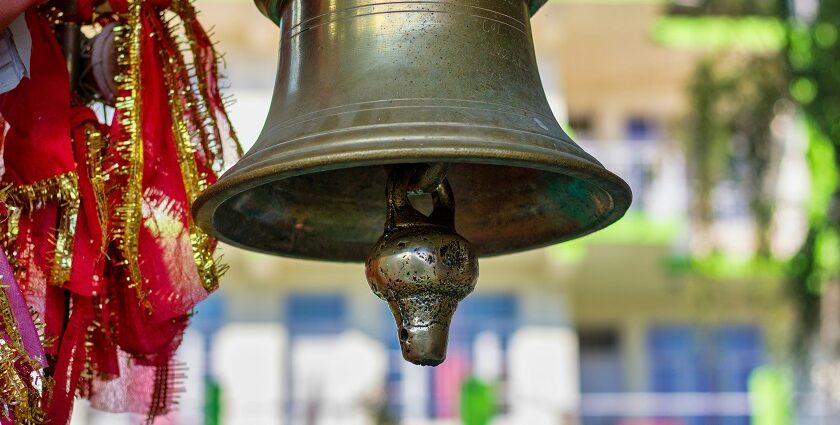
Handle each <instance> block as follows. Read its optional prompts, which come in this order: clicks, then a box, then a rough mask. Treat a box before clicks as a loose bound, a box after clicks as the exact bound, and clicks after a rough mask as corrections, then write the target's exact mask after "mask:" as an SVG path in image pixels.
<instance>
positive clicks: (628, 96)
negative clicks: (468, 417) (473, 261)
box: [107, 0, 795, 425]
mask: <svg viewBox="0 0 840 425" xmlns="http://www.w3.org/2000/svg"><path fill="white" fill-rule="evenodd" d="M198 6H199V8H201V9H202V10H203V14H202V16H201V18H203V20H204V21H205V22H206V23H207V24H208V25H215V38H216V39H217V40H218V41H219V48H220V49H221V50H222V51H225V52H226V62H227V70H228V74H229V76H230V82H231V87H230V90H229V93H231V94H233V96H234V97H235V98H236V100H237V102H238V103H237V104H235V105H234V106H233V110H232V118H233V121H234V123H235V124H236V126H237V129H238V131H239V134H240V136H241V138H242V142H243V144H244V145H246V147H247V146H249V145H250V143H251V142H252V141H253V140H254V139H255V138H256V136H257V134H258V133H259V130H260V128H261V126H262V122H263V119H264V116H265V114H266V112H267V110H268V102H269V100H270V96H271V88H272V86H273V79H274V70H275V60H276V53H275V52H276V50H277V40H278V35H277V30H276V28H275V27H274V26H273V25H272V24H271V23H270V22H268V21H267V20H266V19H264V18H263V17H262V16H261V15H259V13H258V12H257V10H256V9H255V8H254V7H253V6H252V5H251V4H250V2H248V1H244V0H243V1H234V0H228V1H220V0H215V1H214V0H200V1H199V2H198ZM662 9H663V5H662V4H661V3H658V2H645V1H634V0H629V1H618V2H610V1H597V2H583V1H580V2H578V1H571V0H569V1H558V2H550V3H549V4H548V5H546V6H545V8H544V9H543V10H541V11H540V12H539V14H538V15H537V16H536V17H535V18H534V19H533V28H534V37H535V44H536V47H537V54H538V59H539V64H540V69H541V73H542V75H543V80H544V84H545V88H546V90H547V94H548V97H549V100H550V103H551V104H552V107H553V109H554V111H555V113H556V114H557V116H558V119H559V120H560V121H561V122H567V123H569V125H570V127H571V128H572V129H573V131H574V133H575V138H576V140H577V141H578V142H579V144H580V145H581V146H583V147H584V148H585V149H586V150H588V151H589V152H590V153H592V154H593V155H594V156H595V157H597V158H598V159H600V160H601V161H602V162H603V163H604V164H605V165H606V166H607V168H609V169H610V170H612V171H614V172H616V173H617V174H618V175H620V176H622V177H623V178H624V179H625V180H627V181H628V183H630V185H631V187H632V188H633V191H634V195H635V200H634V206H633V208H632V210H631V211H630V213H629V214H628V216H627V218H626V219H625V220H623V221H622V222H620V223H619V224H617V225H615V226H614V227H613V228H610V229H607V230H605V231H604V232H602V233H599V234H596V235H593V236H591V237H588V238H586V239H584V240H581V241H574V242H571V243H568V244H564V245H561V246H557V247H552V248H548V249H543V250H537V251H531V252H526V253H522V254H517V255H511V256H506V257H501V258H492V259H485V260H483V261H482V263H481V276H480V279H479V283H478V288H477V290H476V292H475V293H474V294H473V295H471V296H470V297H469V298H468V299H467V300H465V301H464V302H463V303H462V305H461V306H460V308H459V310H458V312H457V314H456V317H455V320H454V323H453V325H452V333H451V341H450V348H449V357H448V359H447V361H446V362H445V363H444V364H443V365H441V366H440V367H438V368H434V369H431V368H422V367H417V366H413V365H410V364H407V363H406V362H404V361H403V360H402V359H401V355H400V352H399V345H398V341H397V335H396V331H395V326H394V324H393V319H392V317H391V315H390V312H389V311H388V310H387V307H386V305H385V303H384V302H383V301H380V300H379V299H377V298H376V297H375V296H374V295H373V294H372V293H371V291H370V289H369V288H368V285H367V283H366V281H365V277H364V270H363V267H362V265H361V264H350V265H345V264H332V263H319V262H305V261H298V260H289V259H280V258H272V257H268V256H263V255H259V254H253V253H249V252H244V251H238V250H235V249H232V248H224V249H223V252H224V259H225V261H226V262H227V263H228V264H229V265H230V272H229V273H228V274H227V276H226V278H225V281H224V283H223V289H222V290H221V291H220V293H218V294H216V295H214V296H213V297H211V298H210V299H209V300H208V301H206V302H205V303H203V304H202V305H200V306H199V308H198V312H197V315H196V316H195V319H194V325H193V330H192V332H191V334H190V336H189V338H188V339H187V340H186V341H185V350H184V352H185V358H188V359H190V360H189V362H190V365H191V370H192V373H191V378H190V380H189V381H188V385H187V386H188V388H189V391H188V392H187V394H186V395H185V399H184V401H183V403H182V409H181V412H180V413H179V414H178V415H177V418H176V419H174V422H175V423H183V424H196V423H202V422H201V421H205V422H203V423H217V422H213V421H214V420H216V419H217V418H218V420H220V421H221V422H218V423H222V424H226V425H227V424H236V425H239V424H247V425H259V424H280V423H283V424H305V425H309V424H325V425H326V424H342V425H343V424H348V425H349V424H367V423H381V424H390V423H403V424H450V423H452V424H455V423H460V422H459V406H460V401H459V400H460V399H461V391H462V390H461V389H462V384H463V382H464V380H465V379H467V378H468V377H477V378H479V379H481V380H483V381H485V382H490V383H493V384H494V385H495V387H494V388H495V390H496V391H497V400H498V412H499V414H498V416H497V419H496V421H495V422H494V423H498V424H522V425H541V424H551V425H554V424H577V423H582V424H587V425H589V424H591V425H642V424H645V425H652V424H657V425H666V424H667V425H672V424H673V425H701V424H702V425H705V424H720V425H741V424H743V425H746V424H749V423H750V419H749V417H750V414H751V406H750V402H749V397H748V380H749V377H750V374H751V373H752V372H753V371H754V370H755V369H756V368H757V367H759V366H761V365H763V364H766V363H768V362H771V361H772V359H773V358H772V354H773V348H774V346H776V345H778V344H779V341H780V340H782V339H783V337H784V335H786V330H787V328H786V325H785V324H786V323H789V322H790V312H789V311H788V310H787V308H786V307H785V305H784V304H783V303H780V302H779V301H778V297H777V295H776V294H777V293H778V286H779V282H775V281H772V280H767V279H762V278H760V277H751V276H744V275H739V274H733V275H732V276H731V277H716V278H709V277H702V276H700V275H697V274H692V273H685V272H684V271H681V269H680V268H679V267H678V266H675V264H678V263H679V259H680V258H681V256H682V255H683V254H684V253H685V252H684V250H685V247H686V244H687V241H688V240H689V239H690V237H691V234H690V223H689V221H688V217H689V205H690V194H689V192H690V191H689V187H690V184H689V181H688V175H687V163H688V162H690V161H691V158H686V157H685V154H684V153H683V152H682V150H681V149H680V143H679V139H680V137H681V133H680V130H681V129H680V122H681V119H682V118H684V116H685V115H686V114H687V107H688V106H687V98H686V84H687V82H688V80H689V78H690V76H691V74H692V73H693V71H694V66H695V65H696V63H697V60H698V58H699V57H700V54H699V53H697V52H693V51H682V50H677V49H674V48H670V47H667V46H663V45H661V44H658V43H656V42H654V41H653V38H652V36H651V30H652V28H653V26H654V24H655V22H656V20H657V19H658V18H659V17H660V16H661V13H662ZM720 192H721V195H720V202H718V204H719V205H722V206H723V207H721V208H722V211H721V212H720V216H721V220H720V228H719V231H720V233H721V235H722V236H721V237H723V238H725V239H727V240H731V241H732V245H733V250H734V251H735V252H737V251H738V250H749V248H750V247H749V244H750V242H749V241H750V238H751V236H750V232H749V229H750V223H749V220H748V217H747V213H746V212H745V211H746V207H745V206H744V204H743V201H742V200H741V198H739V197H738V196H737V193H730V192H731V191H729V192H727V188H722V189H721V191H720ZM794 232H795V229H794ZM745 241H746V242H745ZM742 245H746V246H742ZM107 423H112V422H107Z"/></svg>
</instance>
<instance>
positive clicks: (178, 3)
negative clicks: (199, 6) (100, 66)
mask: <svg viewBox="0 0 840 425" xmlns="http://www.w3.org/2000/svg"><path fill="white" fill-rule="evenodd" d="M172 9H173V11H174V12H175V13H177V14H178V17H179V18H180V19H181V21H182V22H183V27H184V34H185V38H186V42H187V44H189V48H190V52H191V53H192V57H193V61H195V58H198V57H200V56H201V47H200V46H199V45H198V38H197V36H196V34H195V31H193V28H192V24H193V23H194V22H195V21H196V20H197V16H198V13H197V12H196V10H195V7H194V6H193V2H192V0H175V1H173V2H172ZM208 37H209V34H208ZM211 49H212V51H213V60H214V64H213V71H212V73H213V74H214V75H216V76H218V75H220V73H219V59H218V58H219V56H218V55H217V54H216V51H215V47H214V46H211ZM188 69H191V70H192V76H193V77H195V82H196V85H197V91H198V93H199V95H200V98H201V102H202V105H201V107H200V109H203V110H204V111H205V112H206V113H205V114H204V115H205V116H206V117H207V118H206V119H207V123H208V126H209V127H211V128H212V129H213V130H214V131H213V134H212V137H209V138H207V139H204V140H202V142H203V143H202V145H203V147H204V149H205V151H208V153H210V155H208V158H210V159H211V161H212V168H213V170H214V171H215V172H216V173H221V172H222V171H223V170H224V165H225V161H224V159H225V158H224V145H223V142H222V140H221V138H222V135H221V133H220V129H219V128H218V126H217V125H216V120H215V118H216V117H215V116H214V115H213V114H214V113H215V112H216V111H213V110H212V106H211V101H210V91H209V86H208V83H207V82H208V81H209V79H210V76H208V75H207V70H205V69H204V67H202V66H196V65H195V63H193V65H192V66H191V67H188ZM207 112H209V113H207ZM218 112H220V113H221V114H222V118H223V119H224V120H225V122H226V123H227V125H228V126H230V125H231V124H230V122H231V121H230V117H229V116H228V113H227V109H226V108H225V107H224V105H221V107H220V110H219V111H218ZM229 133H230V134H229V136H230V137H231V139H232V140H233V144H234V148H235V149H236V157H237V158H241V157H242V154H243V151H242V145H241V144H240V143H239V139H238V138H237V137H236V132H234V131H233V129H230V131H229Z"/></svg>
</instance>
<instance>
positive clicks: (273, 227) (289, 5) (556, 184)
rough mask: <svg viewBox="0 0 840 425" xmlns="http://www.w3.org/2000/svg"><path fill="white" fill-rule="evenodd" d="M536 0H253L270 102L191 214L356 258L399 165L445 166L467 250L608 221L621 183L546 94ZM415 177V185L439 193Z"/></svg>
mask: <svg viewBox="0 0 840 425" xmlns="http://www.w3.org/2000/svg"><path fill="white" fill-rule="evenodd" d="M544 2H545V0H534V1H530V0H436V1H421V0H415V1H403V0H341V1H336V0H294V1H292V0H256V3H257V6H258V7H259V8H260V9H261V10H262V11H263V13H264V14H265V15H266V16H268V17H269V18H271V19H272V20H273V21H274V22H275V23H277V25H278V26H279V27H280V31H281V34H282V36H281V43H280V64H279V69H278V72H277V80H276V85H275V89H274V98H273V101H272V105H271V108H270V111H269V115H268V119H267V120H266V123H265V126H264V128H263V130H262V133H261V135H260V137H259V139H258V140H257V142H256V144H255V146H254V147H253V148H252V149H251V150H250V151H249V152H248V153H247V154H246V155H245V156H244V158H243V159H242V160H241V161H240V162H239V163H238V164H236V165H235V166H234V167H233V168H232V169H231V170H229V171H228V172H227V173H226V174H225V175H224V176H223V177H222V178H221V179H220V180H219V181H218V183H216V184H215V185H213V186H212V187H210V188H209V189H208V190H207V191H206V192H205V193H204V194H203V195H202V196H201V197H200V198H199V199H198V200H197V202H196V204H195V205H194V208H193V211H194V215H195V218H196V221H197V222H198V223H199V225H200V226H201V227H202V228H203V229H205V230H206V231H208V232H210V233H212V234H214V235H215V236H217V237H218V238H219V239H220V240H222V241H224V242H226V243H229V244H232V245H236V246H239V247H243V248H246V249H251V250H255V251H261V252H266V253H271V254H277V255H284V256H290V257H298V258H308V259H320V260H333V261H365V260H366V258H367V257H368V255H369V254H371V249H372V247H374V246H375V245H376V244H377V241H378V240H379V238H380V236H381V235H382V233H383V227H384V224H385V222H386V212H387V211H388V208H386V190H385V189H386V185H387V183H388V181H389V175H390V173H391V170H392V169H393V168H399V167H389V166H392V165H396V164H415V166H416V164H432V165H424V166H425V167H433V168H434V167H436V166H438V167H442V168H441V169H444V168H445V173H443V172H441V173H439V174H440V175H439V176H437V178H436V179H432V180H434V181H435V182H436V183H439V184H443V183H444V181H443V179H444V178H445V180H446V181H445V183H446V184H447V185H448V187H450V188H451V195H452V198H453V199H454V200H456V201H457V209H456V211H455V212H454V222H455V223H454V224H455V226H454V229H455V230H457V234H459V235H461V236H462V237H463V239H465V240H466V241H469V243H470V244H471V247H472V248H471V250H472V251H471V252H473V253H474V254H475V255H479V256H486V255H496V254H504V253H510V252H515V251H521V250H525V249H531V248H537V247H542V246H547V245H551V244H555V243H558V242H562V241H566V240H569V239H573V238H576V237H579V236H583V235H586V234H588V233H591V232H594V231H596V230H599V229H601V228H603V227H605V226H607V225H609V224H611V223H612V222H614V221H616V220H618V219H619V218H620V217H621V216H622V215H623V214H624V213H625V211H626V210H627V208H628V207H629V205H630V201H631V193H630V190H629V188H628V186H627V184H626V183H625V182H624V181H623V180H621V179H620V178H619V177H617V176H616V175H614V174H612V173H610V172H609V171H607V170H606V169H605V168H604V167H603V166H602V165H601V164H600V163H599V162H598V161H597V160H596V159H595V158H593V157H592V156H590V155H589V154H587V153H586V152H584V151H583V150H582V149H581V148H580V147H578V146H577V145H576V144H575V143H574V142H573V141H572V140H571V139H570V138H569V137H568V136H567V135H566V133H565V132H563V130H562V129H561V128H560V125H559V124H558V123H557V121H556V120H555V119H554V117H553V114H552V112H551V109H550V108H549V105H548V102H547V101H546V97H545V94H544V91H543V88H542V84H541V82H540V77H539V72H538V70H537V65H536V59H535V57H534V48H533V43H532V39H531V28H530V21H529V16H530V15H529V14H530V13H533V12H534V11H536V9H537V8H538V7H539V6H540V5H541V4H542V3H544ZM435 164H437V165H435ZM409 168H411V167H409ZM432 174H434V173H432ZM409 186H410V185H409ZM427 186H428V187H422V188H421V187H418V188H416V189H417V190H416V191H414V192H416V193H433V192H434V191H436V190H437V188H436V187H431V186H434V185H427ZM438 187H439V185H438ZM410 189H411V188H410V187H409V188H408V189H407V190H408V192H407V193H409V194H411V193H410V192H412V191H411V190H410ZM419 204H421V202H418V208H417V209H418V210H422V209H423V208H421V206H420V205H419ZM476 272H477V269H476ZM368 277H369V278H370V277H371V276H370V274H369V276H368ZM371 284H372V285H373V283H371ZM473 284H474V282H473ZM471 289H472V288H470V290H471ZM468 292H469V291H467V293H468ZM464 295H465V294H464ZM392 307H393V305H392ZM406 323H407V322H406ZM447 324H448V321H447ZM400 325H401V323H400V319H399V318H398V326H400ZM447 326H448V325H447ZM443 337H444V338H445V335H444V336H443ZM444 343H445V341H444ZM444 347H445V344H444ZM432 351H434V350H432ZM404 354H405V352H404ZM430 355H431V354H430ZM407 357H408V356H407ZM415 360H416V359H415ZM427 360H429V359H427ZM437 360H439V359H437ZM437 360H435V359H431V360H429V361H428V363H435V362H437ZM420 361H425V360H422V359H420Z"/></svg>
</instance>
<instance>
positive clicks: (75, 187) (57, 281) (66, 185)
mask: <svg viewBox="0 0 840 425" xmlns="http://www.w3.org/2000/svg"><path fill="white" fill-rule="evenodd" d="M46 202H58V216H59V219H58V227H57V228H56V232H55V240H54V241H53V242H54V253H53V254H54V258H53V264H52V270H51V275H50V277H51V282H52V284H53V285H58V286H61V285H64V284H65V283H67V281H68V280H70V271H71V269H72V268H73V239H74V237H75V235H76V224H77V222H78V218H79V206H80V202H81V201H80V198H79V176H78V175H77V174H76V172H75V171H71V172H68V173H65V174H61V175H58V176H55V177H50V178H49V179H46V180H41V181H39V182H36V183H33V184H28V185H23V186H10V187H9V188H8V192H7V193H6V203H7V205H8V206H10V207H11V211H10V212H11V215H10V218H9V221H8V226H7V228H8V230H7V238H8V240H9V241H13V240H15V239H16V238H17V235H18V232H19V228H18V223H19V220H20V215H21V214H22V213H23V212H24V211H29V212H31V211H34V210H36V209H38V208H41V207H42V206H43V204H44V203H46Z"/></svg>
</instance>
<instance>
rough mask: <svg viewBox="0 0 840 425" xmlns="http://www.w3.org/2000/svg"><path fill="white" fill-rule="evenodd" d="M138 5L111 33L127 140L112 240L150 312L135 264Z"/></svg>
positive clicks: (139, 186) (131, 2)
mask: <svg viewBox="0 0 840 425" xmlns="http://www.w3.org/2000/svg"><path fill="white" fill-rule="evenodd" d="M142 3H143V2H142V0H128V13H126V14H124V16H122V18H123V23H122V24H121V25H120V26H119V27H117V29H116V31H115V40H114V42H115V45H116V46H117V63H118V65H119V66H120V68H121V72H120V75H119V76H118V77H117V84H118V86H119V90H120V93H121V95H120V96H119V97H118V98H117V103H116V108H117V110H118V112H119V114H120V124H121V125H122V127H123V130H124V131H125V134H126V135H127V136H126V137H125V139H124V140H119V141H116V144H115V150H116V151H117V155H119V156H120V157H121V159H122V161H123V162H124V163H125V164H126V165H125V167H119V168H118V169H116V170H113V172H114V173H121V174H123V175H124V176H125V177H126V183H125V187H123V196H122V199H121V200H120V203H119V205H117V206H116V208H115V210H114V217H115V222H116V223H115V229H114V239H115V240H116V243H117V247H118V249H119V250H120V253H121V254H122V257H123V260H124V262H125V264H124V266H125V267H126V268H127V270H128V276H127V281H128V282H127V284H128V286H129V287H131V288H134V289H135V292H136V294H137V298H138V301H140V303H141V305H143V306H144V307H145V308H146V309H147V310H151V308H152V306H151V303H150V302H149V301H148V298H147V294H146V290H145V289H144V287H143V282H142V276H141V274H140V267H139V264H138V254H139V253H138V243H139V239H140V226H141V225H142V219H143V210H142V208H143V117H142V113H141V111H142V107H143V103H142V102H143V99H142V97H141V87H140V86H141V72H140V64H141V60H142V58H141V56H142V41H143V27H142V23H141V17H142V13H143V8H142Z"/></svg>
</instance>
